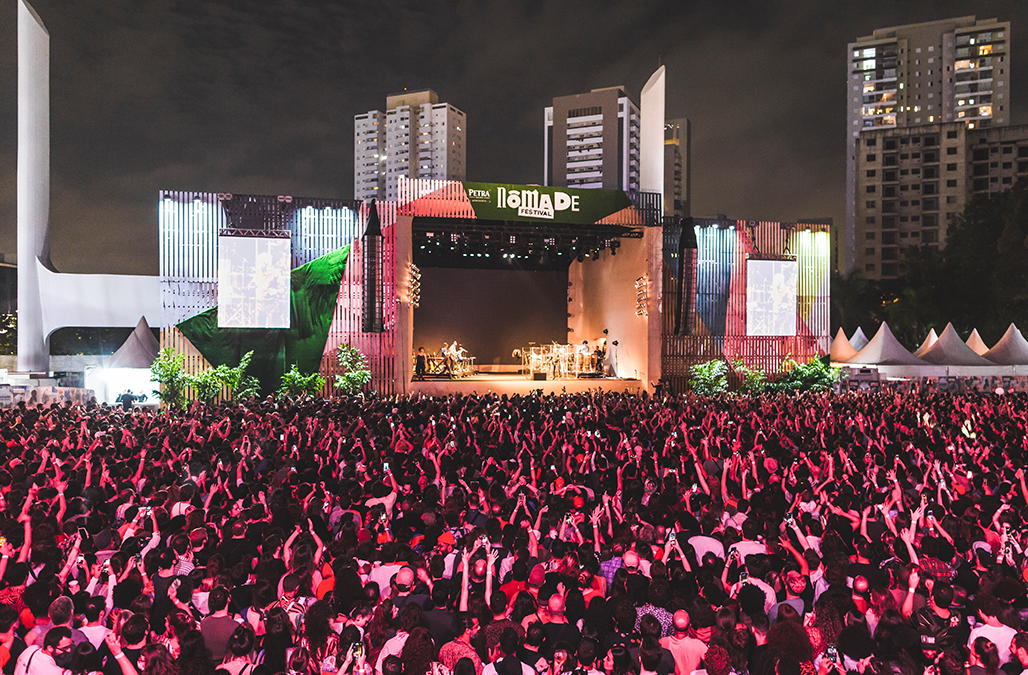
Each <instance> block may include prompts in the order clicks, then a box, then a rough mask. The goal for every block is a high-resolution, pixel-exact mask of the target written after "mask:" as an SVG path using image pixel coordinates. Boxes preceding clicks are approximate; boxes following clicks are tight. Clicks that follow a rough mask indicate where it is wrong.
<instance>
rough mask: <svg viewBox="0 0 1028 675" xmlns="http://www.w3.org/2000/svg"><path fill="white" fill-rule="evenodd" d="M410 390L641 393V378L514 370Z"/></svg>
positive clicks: (433, 392) (421, 384) (417, 385)
mask: <svg viewBox="0 0 1028 675" xmlns="http://www.w3.org/2000/svg"><path fill="white" fill-rule="evenodd" d="M408 387H409V389H408V392H410V393H412V394H424V395H425V396H446V395H448V394H465V395H466V394H472V393H478V394H485V393H487V392H492V393H496V394H508V395H510V394H530V393H532V392H533V391H539V390H540V389H541V390H542V392H543V393H544V394H550V393H556V394H559V393H561V392H566V393H568V394H580V393H584V392H588V391H597V390H603V391H623V392H630V393H635V394H637V393H640V392H641V391H642V390H643V389H644V388H645V384H644V383H643V382H642V380H621V379H617V378H613V377H595V378H584V379H574V380H530V379H528V378H526V377H525V376H524V375H521V374H515V373H480V374H478V375H472V376H471V377H463V378H461V379H459V380H423V381H417V380H416V381H414V382H411V383H410V384H409V385H408Z"/></svg>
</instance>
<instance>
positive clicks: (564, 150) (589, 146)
mask: <svg viewBox="0 0 1028 675" xmlns="http://www.w3.org/2000/svg"><path fill="white" fill-rule="evenodd" d="M544 156H545V167H544V174H543V175H544V179H543V184H544V185H554V186H558V187H578V188H602V189H605V190H624V191H626V192H638V191H639V106H638V104H637V103H636V102H635V101H633V100H632V99H631V98H630V97H629V96H628V94H627V93H625V88H624V87H608V88H605V89H593V90H592V91H591V92H589V93H588V94H574V95H571V96H560V97H558V98H555V99H553V105H552V106H549V107H547V108H546V112H545V134H544Z"/></svg>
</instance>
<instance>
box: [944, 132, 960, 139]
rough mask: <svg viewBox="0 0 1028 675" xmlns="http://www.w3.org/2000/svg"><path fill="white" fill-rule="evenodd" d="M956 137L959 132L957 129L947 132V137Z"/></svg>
mask: <svg viewBox="0 0 1028 675" xmlns="http://www.w3.org/2000/svg"><path fill="white" fill-rule="evenodd" d="M956 137H957V132H956V131H947V132H946V138H956Z"/></svg>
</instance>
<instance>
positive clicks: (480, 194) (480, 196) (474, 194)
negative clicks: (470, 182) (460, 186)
mask: <svg viewBox="0 0 1028 675" xmlns="http://www.w3.org/2000/svg"><path fill="white" fill-rule="evenodd" d="M468 199H474V200H484V201H489V190H475V189H474V188H468Z"/></svg>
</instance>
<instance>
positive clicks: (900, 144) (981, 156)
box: [853, 121, 1028, 279]
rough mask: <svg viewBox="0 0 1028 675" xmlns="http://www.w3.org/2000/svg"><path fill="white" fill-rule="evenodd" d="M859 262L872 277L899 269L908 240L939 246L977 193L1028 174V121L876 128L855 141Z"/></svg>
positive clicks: (1004, 186)
mask: <svg viewBox="0 0 1028 675" xmlns="http://www.w3.org/2000/svg"><path fill="white" fill-rule="evenodd" d="M857 150H858V152H857V161H856V178H855V181H854V184H855V186H856V193H857V203H856V208H855V213H856V225H855V227H854V232H855V234H856V250H855V251H854V255H853V262H854V269H855V270H856V271H858V272H860V273H861V274H862V275H863V276H865V277H867V278H872V279H882V278H884V279H890V278H893V277H896V276H898V275H899V274H900V272H901V270H900V259H901V258H902V256H903V250H904V249H905V248H907V247H909V246H928V247H929V248H939V247H941V246H944V245H945V243H946V232H947V229H948V227H949V225H950V224H951V223H952V222H953V220H954V219H956V217H957V216H958V215H959V214H960V212H961V211H962V210H963V208H964V205H965V204H966V203H967V201H968V200H969V199H970V198H971V197H972V196H974V195H976V194H983V193H986V194H987V193H993V192H1000V191H1003V190H1006V189H1009V188H1010V187H1011V186H1012V185H1013V184H1014V183H1016V182H1017V180H1018V179H1019V178H1022V177H1028V126H1025V125H1020V126H994V127H977V126H976V127H975V128H973V129H972V128H971V125H970V124H967V123H965V122H963V121H957V122H945V123H942V124H939V123H935V124H922V125H919V126H913V127H894V128H875V129H871V130H869V131H866V132H863V133H861V134H860V138H859V139H858V145H857Z"/></svg>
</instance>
